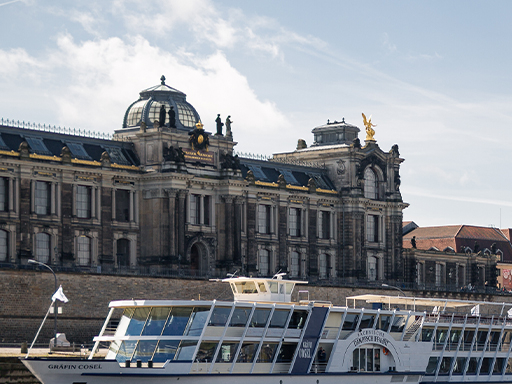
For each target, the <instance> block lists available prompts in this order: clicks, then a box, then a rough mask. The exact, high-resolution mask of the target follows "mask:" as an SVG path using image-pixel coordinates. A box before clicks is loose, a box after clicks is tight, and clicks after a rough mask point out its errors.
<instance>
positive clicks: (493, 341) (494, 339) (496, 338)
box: [489, 331, 500, 351]
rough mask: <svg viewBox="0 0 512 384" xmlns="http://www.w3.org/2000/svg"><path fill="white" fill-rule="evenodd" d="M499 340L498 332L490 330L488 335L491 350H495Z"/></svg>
mask: <svg viewBox="0 0 512 384" xmlns="http://www.w3.org/2000/svg"><path fill="white" fill-rule="evenodd" d="M499 341H500V332H494V331H493V332H491V335H490V336H489V343H491V351H495V350H496V349H497V347H498V342H499Z"/></svg>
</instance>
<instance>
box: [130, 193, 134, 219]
mask: <svg viewBox="0 0 512 384" xmlns="http://www.w3.org/2000/svg"><path fill="white" fill-rule="evenodd" d="M133 203H134V201H133V191H130V223H133V222H134V215H133V205H134V204H133Z"/></svg>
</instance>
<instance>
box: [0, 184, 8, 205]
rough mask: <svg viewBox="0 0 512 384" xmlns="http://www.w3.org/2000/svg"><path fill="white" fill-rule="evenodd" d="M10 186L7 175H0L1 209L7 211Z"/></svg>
mask: <svg viewBox="0 0 512 384" xmlns="http://www.w3.org/2000/svg"><path fill="white" fill-rule="evenodd" d="M8 188H9V179H8V178H6V177H0V211H4V212H5V211H8V210H9V200H8V196H9V193H8Z"/></svg>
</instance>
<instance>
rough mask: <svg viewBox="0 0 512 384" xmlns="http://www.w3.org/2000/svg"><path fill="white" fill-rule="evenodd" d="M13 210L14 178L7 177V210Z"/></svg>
mask: <svg viewBox="0 0 512 384" xmlns="http://www.w3.org/2000/svg"><path fill="white" fill-rule="evenodd" d="M13 211H14V180H13V178H12V177H9V212H13Z"/></svg>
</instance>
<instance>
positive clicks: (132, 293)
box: [0, 270, 512, 345]
mask: <svg viewBox="0 0 512 384" xmlns="http://www.w3.org/2000/svg"><path fill="white" fill-rule="evenodd" d="M57 277H58V281H59V284H61V285H62V287H63V289H64V293H65V294H66V296H67V298H68V299H69V302H68V303H66V304H62V307H63V314H62V315H59V317H58V327H57V328H58V332H64V333H65V334H66V336H67V339H68V340H69V341H70V342H74V343H77V344H82V343H87V344H90V343H91V342H92V338H93V337H94V336H95V335H97V334H98V332H99V331H100V329H101V326H102V324H103V321H104V319H105V317H106V315H107V314H108V303H109V302H110V301H112V300H123V299H153V300H154V299H167V300H171V299H184V300H187V299H195V300H198V299H199V298H201V299H204V300H213V299H217V300H226V301H231V300H232V299H233V295H232V293H231V290H230V288H229V286H228V285H227V284H224V283H219V282H210V281H205V280H180V279H168V278H150V277H129V276H109V275H88V274H71V273H68V274H66V273H59V274H58V275H57ZM300 289H301V290H308V291H309V295H310V300H322V301H331V302H332V303H333V304H335V305H345V298H346V297H347V296H354V295H359V294H366V293H378V294H390V295H396V294H397V291H395V290H391V291H385V290H381V289H378V290H376V289H374V290H372V289H368V288H339V287H318V286H301V287H300ZM295 291H297V289H296V290H295ZM0 292H1V294H0V345H1V344H5V343H21V342H23V341H27V342H29V343H30V342H31V341H32V339H33V338H34V336H35V334H36V332H37V329H38V328H39V326H40V324H41V321H42V319H43V318H44V315H45V314H46V311H47V310H48V307H49V305H50V302H51V299H50V298H51V296H52V294H53V292H54V279H53V275H52V274H51V273H47V272H42V271H7V270H2V271H0ZM295 294H296V293H295ZM407 294H408V295H411V296H413V295H416V296H421V297H426V296H442V293H433V292H407ZM451 298H454V299H468V300H478V301H484V300H486V301H496V302H508V303H510V302H512V295H511V296H494V297H493V296H489V295H475V294H468V293H460V294H456V295H451ZM59 303H60V302H59ZM349 305H351V303H349ZM500 308H501V307H496V308H495V309H496V310H498V313H499V309H500ZM486 311H487V309H484V308H482V310H481V314H482V315H483V314H485V313H486ZM51 337H53V317H52V315H50V316H49V317H48V319H47V320H46V323H45V326H44V327H43V329H42V331H41V334H40V336H39V338H38V343H48V341H49V340H50V338H51Z"/></svg>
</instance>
